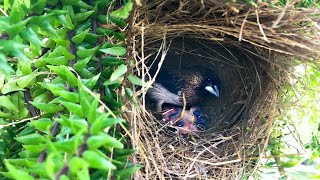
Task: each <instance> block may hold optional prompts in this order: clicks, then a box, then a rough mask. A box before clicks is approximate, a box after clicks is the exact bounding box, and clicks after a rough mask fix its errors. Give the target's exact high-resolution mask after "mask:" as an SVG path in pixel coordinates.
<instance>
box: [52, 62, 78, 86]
mask: <svg viewBox="0 0 320 180" xmlns="http://www.w3.org/2000/svg"><path fill="white" fill-rule="evenodd" d="M47 67H48V68H49V69H50V70H52V71H53V72H55V73H57V74H58V75H59V76H60V77H61V79H63V80H67V81H68V83H69V85H70V86H71V87H76V86H77V84H78V79H77V77H76V76H75V75H74V74H73V73H72V72H71V71H70V70H69V68H68V67H66V66H50V65H48V66H47Z"/></svg>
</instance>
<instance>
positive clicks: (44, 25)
mask: <svg viewBox="0 0 320 180" xmlns="http://www.w3.org/2000/svg"><path fill="white" fill-rule="evenodd" d="M40 28H42V29H43V30H44V31H45V32H46V33H47V34H48V35H49V36H50V37H53V38H57V39H59V38H60V37H59V35H58V33H57V30H56V29H54V28H53V27H52V25H51V24H50V22H49V20H45V21H43V22H42V23H41V26H40Z"/></svg>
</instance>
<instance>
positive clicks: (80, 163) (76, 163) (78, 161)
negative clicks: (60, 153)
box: [69, 157, 89, 174]
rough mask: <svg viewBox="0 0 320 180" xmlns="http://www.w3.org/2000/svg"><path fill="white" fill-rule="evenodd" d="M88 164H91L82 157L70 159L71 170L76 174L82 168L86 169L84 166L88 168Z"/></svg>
mask: <svg viewBox="0 0 320 180" xmlns="http://www.w3.org/2000/svg"><path fill="white" fill-rule="evenodd" d="M88 166H89V164H88V163H87V162H86V161H85V160H84V159H82V158H80V157H73V158H72V159H71V160H70V161H69V167H70V171H71V173H73V174H76V173H77V172H78V171H80V170H81V169H84V168H85V169H86V168H87V167H88Z"/></svg>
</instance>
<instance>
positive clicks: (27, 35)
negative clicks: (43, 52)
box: [20, 28, 44, 46]
mask: <svg viewBox="0 0 320 180" xmlns="http://www.w3.org/2000/svg"><path fill="white" fill-rule="evenodd" d="M20 36H21V37H22V38H23V39H24V40H26V41H28V42H30V43H32V44H33V45H35V46H44V44H43V43H42V41H41V40H40V39H39V37H38V36H37V34H36V33H35V32H34V31H33V29H31V28H27V29H25V30H23V31H21V32H20Z"/></svg>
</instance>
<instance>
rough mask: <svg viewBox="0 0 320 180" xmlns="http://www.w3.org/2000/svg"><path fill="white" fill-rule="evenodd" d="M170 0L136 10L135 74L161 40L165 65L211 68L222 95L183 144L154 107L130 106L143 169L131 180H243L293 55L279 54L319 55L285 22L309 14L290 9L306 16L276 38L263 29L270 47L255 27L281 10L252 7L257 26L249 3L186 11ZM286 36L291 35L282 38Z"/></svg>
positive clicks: (258, 148)
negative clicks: (204, 126)
mask: <svg viewBox="0 0 320 180" xmlns="http://www.w3.org/2000/svg"><path fill="white" fill-rule="evenodd" d="M175 2H178V1H152V2H151V1H150V2H149V1H147V3H146V4H145V5H144V6H143V7H142V8H141V9H139V10H138V11H136V13H135V16H134V17H135V19H136V22H135V24H134V26H133V27H134V28H133V29H134V32H135V34H134V37H135V41H133V42H134V43H133V49H134V52H133V54H135V55H136V61H137V65H139V68H145V69H144V71H141V70H138V72H140V73H141V72H147V68H146V65H145V63H146V61H147V60H146V58H145V57H144V56H146V57H150V56H149V55H152V54H156V53H157V51H158V50H159V49H160V50H161V47H162V48H163V42H162V39H163V37H166V42H171V45H170V48H169V51H168V53H167V56H166V60H165V62H164V64H163V65H164V66H167V65H168V66H176V67H180V66H191V65H193V64H198V65H199V64H201V65H204V66H206V67H209V68H211V69H212V70H214V71H215V72H216V73H218V75H219V76H220V78H221V79H222V82H223V87H222V88H223V89H222V93H223V94H222V96H221V98H219V99H211V100H210V101H208V103H204V105H203V109H204V111H205V113H206V114H207V116H209V117H210V118H209V119H210V120H211V121H210V128H209V129H208V130H207V131H206V132H204V133H199V134H195V135H194V136H193V138H189V139H185V138H180V137H179V136H178V135H176V134H174V133H168V130H167V129H166V128H165V127H164V125H163V124H161V123H160V122H159V120H158V119H157V118H156V117H155V116H154V114H152V109H151V110H150V109H148V108H146V107H145V106H144V104H140V107H141V109H142V111H137V110H136V109H135V108H134V106H133V105H132V107H131V110H132V113H131V118H129V119H131V122H130V123H131V126H132V130H133V131H132V135H133V136H132V137H133V145H134V148H135V149H136V152H137V155H136V156H134V157H133V161H134V162H136V163H140V164H142V165H144V168H143V169H142V170H141V171H140V172H138V173H136V174H135V177H134V178H135V179H154V178H161V179H163V178H171V179H173V178H198V179H204V178H210V179H211V178H212V179H238V178H240V177H243V176H246V175H247V174H250V173H251V172H253V171H254V170H256V165H257V164H258V163H257V162H258V160H259V156H260V152H261V151H262V150H263V149H264V147H265V146H266V143H267V141H268V138H269V135H270V129H271V127H272V122H273V120H274V119H275V117H276V116H277V115H278V107H279V95H278V92H279V88H281V87H282V85H283V84H284V83H285V82H286V81H287V77H288V73H289V72H290V71H291V69H290V67H291V66H290V65H291V64H292V62H291V58H287V56H284V55H283V54H286V55H293V56H295V57H305V56H306V55H307V54H308V55H310V54H313V53H316V54H317V50H315V51H314V52H311V51H310V49H314V47H315V46H317V44H315V43H312V42H310V41H308V39H307V38H303V37H301V36H298V35H299V34H300V33H301V32H299V33H297V31H296V29H295V28H293V27H294V26H291V24H290V23H288V21H289V20H290V22H292V21H293V22H300V21H305V19H304V18H305V17H307V14H304V15H303V14H301V13H298V12H296V11H293V10H292V11H293V14H295V13H296V14H298V15H296V16H295V17H304V18H299V19H296V20H292V19H290V18H289V17H287V16H286V17H284V18H283V19H282V21H280V22H282V26H281V28H280V27H279V28H277V29H276V31H277V33H275V32H274V30H270V29H269V30H268V31H264V33H266V32H268V33H267V36H266V37H267V38H268V40H272V42H270V41H269V42H268V41H266V39H265V38H264V36H263V35H262V34H261V29H260V26H261V23H262V22H265V20H266V19H267V18H271V19H272V20H276V19H277V17H278V16H277V15H279V14H280V13H281V11H280V10H277V9H276V10H274V11H267V10H265V9H256V10H259V15H260V17H261V19H260V22H256V21H257V20H256V17H257V16H256V15H255V14H256V13H255V11H253V12H254V13H253V14H252V12H250V11H247V10H248V9H250V8H248V6H243V7H241V6H240V5H239V6H238V5H236V4H235V5H227V6H226V5H222V4H221V3H217V2H216V1H205V2H203V3H199V2H198V1H197V2H196V1H190V2H189V3H187V4H188V7H186V6H181V4H182V5H183V4H185V3H186V1H180V3H176V4H174V3H175ZM201 2H202V1H201ZM232 7H234V8H236V9H238V10H239V12H238V14H237V13H236V12H235V10H233V11H231V10H230V8H231V9H232ZM184 8H187V9H188V10H183V9H184ZM205 10H206V11H205ZM205 12H206V13H205ZM249 12H250V13H249ZM291 14H292V13H291ZM218 16H222V17H218ZM213 17H214V18H213ZM263 17H265V18H263ZM243 18H246V21H248V22H246V25H245V28H244V27H242V26H243V25H242V23H240V21H239V19H242V22H243ZM254 19H255V20H254ZM236 20H237V21H236ZM309 20H310V19H309ZM310 21H312V20H310ZM280 22H279V23H280ZM280 24H281V23H280ZM285 27H287V28H285ZM309 30H310V29H309ZM280 31H281V32H280ZM310 31H311V30H310ZM273 33H275V34H273ZM290 33H291V34H293V35H294V36H293V37H294V38H293V39H292V38H291V40H290V41H287V40H288V34H290ZM304 33H305V32H304ZM265 35H266V34H265ZM296 37H298V38H296ZM238 39H242V40H243V41H242V42H239V41H238ZM292 42H294V43H293V44H292ZM288 43H289V44H290V46H289V45H288ZM162 50H163V49H162ZM163 51H165V50H163ZM279 52H281V53H283V54H282V55H280V54H279ZM149 60H151V61H152V60H153V59H152V58H149ZM156 64H157V63H156ZM139 75H141V74H139ZM143 94H145V92H143Z"/></svg>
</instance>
